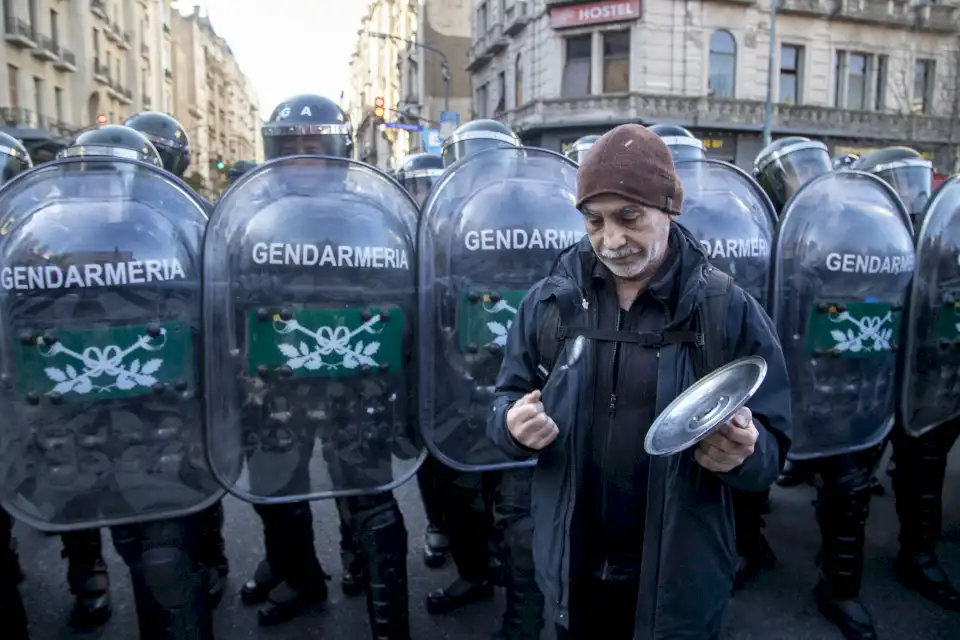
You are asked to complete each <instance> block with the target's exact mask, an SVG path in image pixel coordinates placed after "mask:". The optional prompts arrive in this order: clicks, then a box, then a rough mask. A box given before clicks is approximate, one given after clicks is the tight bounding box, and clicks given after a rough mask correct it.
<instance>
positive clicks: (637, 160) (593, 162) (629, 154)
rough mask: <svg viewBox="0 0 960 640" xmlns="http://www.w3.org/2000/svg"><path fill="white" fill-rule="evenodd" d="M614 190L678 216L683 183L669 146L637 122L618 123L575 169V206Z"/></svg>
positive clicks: (625, 196)
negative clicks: (577, 168)
mask: <svg viewBox="0 0 960 640" xmlns="http://www.w3.org/2000/svg"><path fill="white" fill-rule="evenodd" d="M607 193H610V194H616V195H618V196H623V197H624V198H627V199H629V200H632V201H634V202H638V203H640V204H643V205H646V206H648V207H654V208H656V209H660V210H662V211H665V212H666V213H669V214H671V215H675V216H678V215H680V212H681V211H682V210H683V186H682V185H681V184H680V179H679V178H678V177H677V171H676V169H675V168H674V166H673V157H672V156H671V155H670V149H668V148H667V145H665V144H664V143H663V140H661V139H660V136H658V135H657V134H655V133H653V132H651V131H650V130H649V129H647V128H646V127H643V126H640V125H639V124H624V125H620V126H619V127H617V128H616V129H613V130H612V131H608V132H607V133H605V134H604V135H603V136H602V137H601V138H600V139H599V140H597V141H596V143H594V145H593V146H592V147H591V148H590V152H589V153H588V154H587V157H586V158H584V160H583V163H582V164H581V165H580V169H579V170H578V171H577V208H578V209H579V208H580V207H581V206H583V203H585V202H586V201H587V200H589V199H590V198H593V197H595V196H599V195H601V194H607Z"/></svg>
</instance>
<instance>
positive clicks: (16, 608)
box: [0, 509, 29, 640]
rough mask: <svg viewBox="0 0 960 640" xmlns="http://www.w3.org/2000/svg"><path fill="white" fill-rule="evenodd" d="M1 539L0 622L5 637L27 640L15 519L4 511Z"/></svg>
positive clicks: (0, 522) (0, 528)
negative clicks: (14, 533)
mask: <svg viewBox="0 0 960 640" xmlns="http://www.w3.org/2000/svg"><path fill="white" fill-rule="evenodd" d="M0 537H2V539H0V620H2V621H3V637H4V638H8V639H9V640H27V639H28V638H29V634H28V633H27V613H26V611H25V610H24V608H23V600H22V599H21V598H20V590H19V589H18V588H17V585H19V584H20V581H21V580H23V575H22V574H21V573H20V563H19V562H18V561H17V552H16V546H15V543H14V540H13V518H11V517H10V514H8V513H7V512H6V511H5V510H3V509H0Z"/></svg>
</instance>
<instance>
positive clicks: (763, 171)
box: [739, 136, 831, 558]
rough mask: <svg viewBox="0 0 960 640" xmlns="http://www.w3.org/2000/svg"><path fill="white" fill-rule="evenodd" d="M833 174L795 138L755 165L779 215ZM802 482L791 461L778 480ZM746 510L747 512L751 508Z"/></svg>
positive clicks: (822, 150) (821, 148) (820, 153)
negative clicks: (814, 181) (800, 192)
mask: <svg viewBox="0 0 960 640" xmlns="http://www.w3.org/2000/svg"><path fill="white" fill-rule="evenodd" d="M824 157H826V162H825V161H824ZM830 170H831V164H830V156H829V153H828V151H827V147H826V145H824V144H823V143H822V142H816V141H814V140H810V139H809V138H804V137H802V136H791V137H789V138H781V139H780V140H775V141H773V142H771V143H770V144H769V145H767V146H766V147H765V148H764V149H763V150H762V151H761V152H760V153H759V155H757V158H756V160H755V161H754V163H753V175H754V177H755V178H756V179H757V182H758V183H759V184H760V185H761V186H762V187H763V189H764V191H766V192H767V195H769V196H770V200H771V201H772V202H773V205H774V207H775V208H776V210H777V214H778V215H779V213H780V212H781V211H783V207H784V205H786V203H787V201H788V200H789V199H790V198H791V197H793V194H794V193H796V192H797V190H798V189H799V188H800V187H802V186H803V185H804V184H806V183H807V182H809V181H810V180H812V179H813V178H815V177H817V176H818V175H820V174H822V173H826V172H827V171H830ZM802 482H803V479H802V477H801V476H800V475H798V474H797V473H795V471H794V467H793V462H791V461H790V460H787V461H786V463H785V464H784V468H783V473H781V474H780V477H779V478H778V479H777V484H779V485H780V486H782V487H792V486H796V485H798V484H800V483H802ZM767 496H769V492H767ZM766 500H767V498H764V502H765V501H766ZM743 508H744V509H747V507H743ZM754 511H755V509H754ZM745 521H748V522H751V524H749V525H744V526H747V527H749V530H751V531H754V532H756V531H757V528H756V521H755V519H754V518H741V519H740V520H739V522H745ZM750 537H751V535H749V534H746V532H745V535H744V539H748V538H750ZM769 557H772V556H769ZM769 557H768V558H769Z"/></svg>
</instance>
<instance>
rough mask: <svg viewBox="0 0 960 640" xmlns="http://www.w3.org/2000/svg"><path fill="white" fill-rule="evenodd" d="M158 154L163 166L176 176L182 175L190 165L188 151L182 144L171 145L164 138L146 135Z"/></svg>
mask: <svg viewBox="0 0 960 640" xmlns="http://www.w3.org/2000/svg"><path fill="white" fill-rule="evenodd" d="M147 138H148V139H149V140H150V142H152V143H153V146H155V147H156V148H157V153H159V154H160V162H162V163H163V168H164V169H166V170H167V171H169V172H170V173H172V174H173V175H175V176H177V177H183V174H184V173H185V172H186V171H187V167H189V166H190V151H189V150H188V149H187V148H186V147H185V146H183V145H173V144H170V141H169V140H167V139H166V138H160V137H158V136H147Z"/></svg>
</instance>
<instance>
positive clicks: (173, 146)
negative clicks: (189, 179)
mask: <svg viewBox="0 0 960 640" xmlns="http://www.w3.org/2000/svg"><path fill="white" fill-rule="evenodd" d="M123 124H124V125H126V126H128V127H130V128H131V129H136V130H137V131H139V132H140V133H142V134H143V135H145V136H146V137H147V140H149V141H150V142H151V143H153V146H154V147H156V148H157V153H159V154H160V160H161V161H162V162H163V168H164V169H166V170H167V171H169V172H170V173H172V174H173V175H175V176H177V177H178V178H182V177H183V174H184V173H186V171H187V168H188V167H189V166H190V138H188V137H187V132H186V131H185V130H184V129H183V127H182V126H180V122H178V121H177V119H176V118H174V117H173V116H171V115H168V114H166V113H160V112H159V111H141V112H140V113H137V114H134V115H132V116H130V117H129V118H127V121H126V122H124V123H123Z"/></svg>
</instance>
